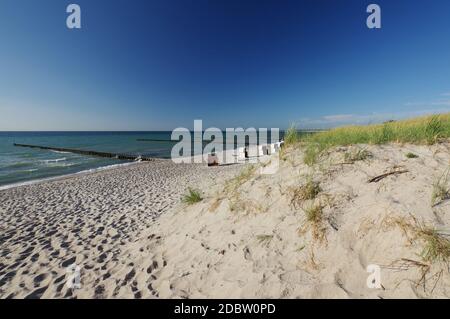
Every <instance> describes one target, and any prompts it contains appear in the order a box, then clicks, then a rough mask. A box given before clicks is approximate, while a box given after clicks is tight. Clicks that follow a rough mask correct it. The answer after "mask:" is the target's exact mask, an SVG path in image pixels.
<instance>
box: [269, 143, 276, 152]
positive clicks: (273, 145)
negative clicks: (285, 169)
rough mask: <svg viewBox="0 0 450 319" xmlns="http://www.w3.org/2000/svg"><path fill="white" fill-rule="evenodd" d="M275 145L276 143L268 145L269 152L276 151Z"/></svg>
mask: <svg viewBox="0 0 450 319" xmlns="http://www.w3.org/2000/svg"><path fill="white" fill-rule="evenodd" d="M275 145H276V144H275V143H272V144H270V145H269V148H270V154H275V153H276V152H277V147H276V146H275Z"/></svg>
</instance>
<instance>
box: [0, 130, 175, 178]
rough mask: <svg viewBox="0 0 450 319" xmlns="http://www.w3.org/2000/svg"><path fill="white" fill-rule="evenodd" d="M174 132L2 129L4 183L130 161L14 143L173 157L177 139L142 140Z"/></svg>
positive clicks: (0, 168)
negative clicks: (19, 145)
mask: <svg viewBox="0 0 450 319" xmlns="http://www.w3.org/2000/svg"><path fill="white" fill-rule="evenodd" d="M170 134H171V132H0V186H4V185H8V184H15V183H20V182H25V181H30V180H36V179H42V178H48V177H53V176H59V175H65V174H72V173H77V172H81V171H86V170H93V169H98V168H100V167H105V166H110V165H117V164H124V163H127V161H123V160H117V159H107V158H99V157H93V156H84V155H78V154H72V153H63V152H56V151H49V150H40V149H32V148H23V147H17V146H14V145H13V144H14V143H22V144H32V145H43V146H55V147H64V148H75V149H82V150H94V151H104V152H111V153H130V154H135V155H146V156H151V157H159V158H169V157H170V151H171V149H172V146H173V145H174V143H173V142H170V141H169V142H154V141H138V140H139V139H155V140H170Z"/></svg>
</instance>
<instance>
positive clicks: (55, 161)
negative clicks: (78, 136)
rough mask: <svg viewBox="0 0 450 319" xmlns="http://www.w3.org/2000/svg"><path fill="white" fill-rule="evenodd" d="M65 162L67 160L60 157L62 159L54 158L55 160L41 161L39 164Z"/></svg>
mask: <svg viewBox="0 0 450 319" xmlns="http://www.w3.org/2000/svg"><path fill="white" fill-rule="evenodd" d="M66 160H67V158H65V157H62V158H56V159H48V160H42V161H41V162H42V163H45V164H51V163H59V162H63V161H66Z"/></svg>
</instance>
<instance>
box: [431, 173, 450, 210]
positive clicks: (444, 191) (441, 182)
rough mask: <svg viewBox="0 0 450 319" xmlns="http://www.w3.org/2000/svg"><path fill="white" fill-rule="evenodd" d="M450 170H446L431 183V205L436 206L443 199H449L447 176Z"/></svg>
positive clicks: (449, 188) (449, 190)
mask: <svg viewBox="0 0 450 319" xmlns="http://www.w3.org/2000/svg"><path fill="white" fill-rule="evenodd" d="M449 175H450V170H448V169H447V170H446V171H445V172H444V173H443V174H442V175H441V177H439V179H438V180H437V181H436V182H435V183H433V192H432V194H431V205H432V206H436V205H437V204H439V203H441V202H442V201H444V200H447V199H450V186H449V177H450V176H449Z"/></svg>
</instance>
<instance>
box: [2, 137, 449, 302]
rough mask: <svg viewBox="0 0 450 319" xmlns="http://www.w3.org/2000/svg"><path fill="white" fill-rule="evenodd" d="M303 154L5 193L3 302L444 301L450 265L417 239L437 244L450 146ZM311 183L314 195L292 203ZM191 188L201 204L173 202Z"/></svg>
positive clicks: (141, 169) (118, 172) (99, 176)
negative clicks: (266, 165) (74, 276)
mask: <svg viewBox="0 0 450 319" xmlns="http://www.w3.org/2000/svg"><path fill="white" fill-rule="evenodd" d="M362 149H364V150H366V151H367V152H369V154H370V156H367V157H366V158H364V159H363V160H351V159H350V160H349V157H348V156H347V157H346V156H345V154H358V152H359V151H360V150H362ZM408 152H412V153H414V154H416V155H417V156H418V157H417V158H407V157H406V154H407V153H408ZM303 156H304V154H303V153H302V150H301V149H285V150H283V152H282V154H281V159H280V167H279V169H278V170H277V171H276V172H275V173H274V174H259V165H256V166H250V165H246V166H245V167H244V168H243V167H242V166H240V165H235V166H227V167H216V168H207V167H205V166H202V165H194V166H190V165H180V166H176V165H175V164H171V165H170V166H166V165H167V164H157V163H149V164H139V165H136V166H131V167H125V168H119V169H114V170H110V171H104V172H100V173H95V174H87V175H83V176H79V177H74V178H68V179H64V180H61V181H53V182H48V183H41V184H38V185H33V186H26V187H21V188H15V189H10V190H6V191H2V192H0V200H1V204H0V217H1V221H2V224H1V239H0V242H1V256H0V276H1V277H0V278H1V279H0V297H3V298H5V297H14V298H22V297H26V296H34V297H42V298H50V297H58V298H62V297H77V298H94V297H95V298H429V297H431V298H448V297H450V276H449V267H448V260H447V261H446V260H443V259H445V258H444V257H445V256H443V255H439V254H438V258H431V257H432V256H430V254H429V252H430V250H427V249H428V248H430V247H431V246H429V244H430V243H431V241H430V238H431V237H432V236H431V235H430V236H428V237H427V236H424V233H426V232H421V231H420V230H425V229H427V230H428V229H431V228H433V229H437V230H438V234H439V236H440V237H439V238H448V237H445V236H446V235H445V234H449V232H448V231H449V230H450V228H449V227H450V201H449V200H443V201H439V202H438V203H436V205H432V202H431V198H432V192H433V184H435V183H436V181H437V180H439V178H440V177H441V176H442V175H443V174H444V173H445V171H446V170H447V169H448V168H449V165H450V144H447V143H441V144H437V145H433V146H413V145H384V146H367V145H356V146H352V147H338V148H334V149H332V150H330V151H329V152H328V153H327V154H325V155H324V156H322V157H321V158H320V161H319V163H318V164H316V165H314V166H313V167H309V166H307V165H305V164H304V163H303ZM275 159H276V157H275V156H273V157H272V161H275ZM158 165H159V166H158ZM241 169H244V171H243V173H239V172H240V171H241ZM393 171H395V172H400V173H398V174H392V175H389V176H386V177H385V178H382V179H380V180H379V181H376V182H369V180H370V179H372V178H374V177H376V176H378V175H381V174H384V173H389V172H393ZM232 176H237V177H234V178H232ZM308 180H311V181H314V182H315V183H317V185H319V189H318V194H316V196H315V198H314V199H301V198H300V197H301V196H299V194H301V192H299V189H300V190H301V189H302V188H301V186H304V185H305V184H306V183H307V181H308ZM188 185H193V186H195V187H196V188H198V189H200V190H201V191H202V193H203V194H202V195H203V197H204V199H203V200H202V201H201V202H199V203H196V204H193V205H187V204H183V203H181V202H180V200H179V198H180V196H181V194H182V193H183V191H184V190H185V189H186V187H187V186H188ZM295 194H297V196H294V195H295ZM314 207H320V208H321V210H320V213H317V214H315V215H314V217H313V218H307V214H306V213H305V212H306V211H311V208H314ZM310 216H311V215H310ZM426 234H429V233H426ZM433 234H436V233H433ZM433 238H434V237H433ZM433 238H432V239H433ZM436 238H437V237H436ZM442 242H443V243H444V244H445V241H442ZM433 247H434V246H433ZM433 247H432V248H433ZM438 248H439V247H438ZM440 248H442V247H440ZM439 251H444V252H445V251H448V248H447V250H446V249H445V247H443V248H442V249H441V250H439ZM427 252H428V253H427ZM439 257H441V258H442V259H439ZM74 262H75V263H76V264H77V265H79V266H80V268H81V285H82V286H81V288H80V289H75V290H73V291H72V290H71V289H69V288H67V287H66V284H65V283H66V280H67V277H68V274H66V269H65V267H67V266H68V265H69V264H71V263H74ZM369 265H374V266H375V267H379V269H380V279H381V282H380V286H378V287H375V288H369V287H368V285H367V280H368V277H369V275H370V273H369V272H367V267H368V266H369Z"/></svg>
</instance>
